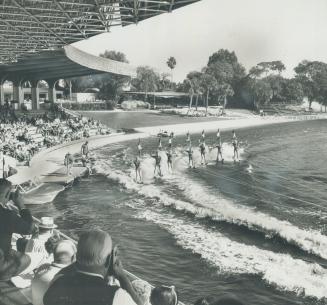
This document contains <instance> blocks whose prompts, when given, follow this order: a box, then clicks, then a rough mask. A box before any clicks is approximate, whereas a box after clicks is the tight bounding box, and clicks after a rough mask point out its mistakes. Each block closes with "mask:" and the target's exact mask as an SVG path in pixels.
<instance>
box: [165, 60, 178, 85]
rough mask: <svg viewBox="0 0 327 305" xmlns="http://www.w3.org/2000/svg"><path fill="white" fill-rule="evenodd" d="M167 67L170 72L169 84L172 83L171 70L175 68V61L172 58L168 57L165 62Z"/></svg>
mask: <svg viewBox="0 0 327 305" xmlns="http://www.w3.org/2000/svg"><path fill="white" fill-rule="evenodd" d="M167 66H168V67H169V68H170V70H171V82H173V69H174V68H175V66H176V59H175V57H173V56H170V57H169V58H168V60H167Z"/></svg>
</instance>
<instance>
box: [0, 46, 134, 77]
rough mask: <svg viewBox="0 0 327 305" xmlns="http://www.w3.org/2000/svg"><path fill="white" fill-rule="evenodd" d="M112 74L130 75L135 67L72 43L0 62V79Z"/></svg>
mask: <svg viewBox="0 0 327 305" xmlns="http://www.w3.org/2000/svg"><path fill="white" fill-rule="evenodd" d="M99 73H112V74H119V75H125V76H130V77H134V76H135V75H136V68H135V67H133V66H131V65H129V64H127V63H123V62H118V61H114V60H111V59H107V58H103V57H99V56H94V55H91V54H88V53H86V52H83V51H81V50H79V49H77V48H75V47H73V46H65V47H63V48H61V49H58V50H56V51H43V52H41V53H37V54H35V53H34V54H31V55H28V56H25V57H24V58H23V59H21V60H19V61H18V62H15V63H11V64H6V65H0V80H1V79H6V80H12V81H14V80H17V76H18V77H19V79H20V80H30V81H32V80H36V81H37V80H41V79H45V80H48V79H60V78H69V77H73V76H82V75H91V74H99Z"/></svg>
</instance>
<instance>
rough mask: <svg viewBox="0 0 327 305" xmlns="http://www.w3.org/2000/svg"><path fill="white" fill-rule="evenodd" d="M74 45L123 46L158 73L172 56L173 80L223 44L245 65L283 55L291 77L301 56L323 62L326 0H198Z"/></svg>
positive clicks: (93, 48) (95, 49) (93, 49)
mask: <svg viewBox="0 0 327 305" xmlns="http://www.w3.org/2000/svg"><path fill="white" fill-rule="evenodd" d="M74 45H75V46H76V47H78V48H80V49H82V50H84V51H86V52H89V53H91V54H95V55H98V54H99V53H102V52H104V51H105V50H116V51H121V52H123V53H125V54H126V56H127V59H128V60H129V62H130V64H132V65H134V66H140V65H147V66H151V67H153V68H154V69H155V70H156V71H158V72H160V73H163V72H169V68H168V67H167V65H166V61H167V59H168V57H170V56H174V57H175V58H176V61H177V65H176V67H175V69H174V71H173V78H174V80H175V81H182V80H183V79H184V78H185V77H186V75H187V73H188V72H190V71H194V70H200V69H201V68H202V67H204V66H205V65H206V64H207V62H208V58H209V56H210V55H211V54H212V53H214V52H216V51H218V50H219V49H221V48H223V49H228V50H230V51H235V53H236V55H237V57H238V59H239V62H241V63H242V64H243V65H244V66H245V68H246V69H247V70H248V69H249V68H251V67H252V66H254V65H256V64H257V63H259V62H262V61H272V60H281V61H282V62H283V63H284V64H285V65H286V67H287V70H286V71H285V73H284V75H285V76H286V77H291V76H292V75H293V69H294V67H295V66H296V65H297V64H298V63H299V62H300V61H301V60H303V59H307V60H319V61H325V62H327V0H274V1H271V0H202V1H200V2H197V3H194V4H191V5H188V6H186V7H183V8H180V9H177V10H175V11H173V12H172V13H166V14H162V15H160V16H157V17H154V18H150V19H148V20H145V21H142V22H140V23H138V24H137V25H129V26H127V27H124V28H120V27H119V28H118V27H116V28H114V29H112V30H111V32H110V33H105V34H101V35H98V36H96V37H93V38H90V39H87V40H85V41H82V42H78V43H77V44H74Z"/></svg>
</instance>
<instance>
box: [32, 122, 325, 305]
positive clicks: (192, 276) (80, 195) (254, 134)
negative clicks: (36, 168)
mask: <svg viewBox="0 0 327 305" xmlns="http://www.w3.org/2000/svg"><path fill="white" fill-rule="evenodd" d="M326 132H327V124H326V122H325V121H307V122H299V123H289V124H283V125H280V126H277V125H273V126H265V127H260V128H256V129H251V128H249V129H244V130H240V131H238V132H237V135H238V137H239V139H240V140H241V162H240V163H234V162H233V161H232V147H231V145H230V144H228V142H230V134H229V133H228V134H226V133H222V138H223V142H224V144H223V154H224V157H225V164H224V165H221V164H218V165H216V164H215V162H214V160H215V154H216V152H215V151H214V150H213V151H212V152H211V153H209V156H208V157H209V164H208V165H207V166H206V167H203V166H200V165H199V164H198V165H199V166H197V167H196V168H195V169H188V168H187V156H186V154H185V152H184V150H185V137H179V138H177V139H175V141H174V147H175V149H174V151H175V156H174V164H173V165H174V173H173V174H169V173H168V170H167V167H166V165H165V160H166V156H165V154H164V153H162V159H163V164H164V166H163V172H164V177H162V178H156V179H154V178H153V170H154V168H153V163H154V160H153V158H151V156H150V155H149V154H145V155H144V157H143V158H142V174H143V177H144V182H145V183H144V184H137V183H135V181H134V169H133V166H132V162H131V161H132V160H133V156H134V155H135V148H136V143H135V142H126V143H119V144H115V145H110V146H109V147H104V148H102V149H99V150H97V151H96V152H94V153H95V154H96V156H97V164H96V169H97V174H96V175H94V176H91V177H89V178H88V179H83V180H82V181H80V182H79V183H77V184H76V185H75V186H74V187H73V188H71V189H68V190H66V191H64V192H62V193H61V194H60V195H59V196H58V197H57V198H56V199H55V200H54V202H53V203H52V204H50V205H44V206H37V207H35V208H34V211H35V213H36V214H37V215H39V216H40V215H44V214H51V215H53V216H54V217H55V218H56V223H58V225H59V227H60V228H63V231H64V232H66V233H68V234H70V235H73V236H76V237H77V236H78V234H79V233H80V231H82V230H87V229H89V228H92V227H100V228H102V229H105V230H108V231H109V232H110V233H111V235H112V236H113V239H114V243H118V244H119V248H120V253H121V256H122V258H123V262H124V264H125V266H126V268H127V269H128V270H130V271H132V272H133V273H135V274H137V275H139V276H140V277H142V278H144V279H147V280H149V281H150V282H151V283H153V284H168V285H169V284H171V285H172V284H174V285H175V286H176V287H177V289H178V291H179V293H180V298H181V300H183V301H185V302H186V303H188V304H192V303H193V302H194V301H195V300H196V299H197V298H199V297H203V296H207V295H214V296H220V295H222V294H225V293H232V294H234V295H236V296H238V297H240V298H241V299H242V300H244V302H245V304H252V305H259V304H260V305H264V304H272V305H277V304H278V305H282V304H283V305H284V304H312V305H313V304H327V301H326V300H327V299H326V297H327V284H326V283H327V271H326V269H325V267H326V266H327V264H326V262H327V232H326V230H327V228H326V217H327V204H326V199H327V193H326V181H327V180H326V176H325V173H326V170H327V165H326V158H325V154H324V152H325V151H326V149H327V143H326V141H324V137H325V135H326ZM199 137H200V135H199V134H198V135H192V138H193V139H194V140H193V143H195V142H196V141H197V139H198V138H199ZM213 140H214V135H207V140H206V142H207V144H209V146H210V145H211V144H212V143H213ZM163 144H164V145H166V140H165V139H164V140H163ZM142 145H143V148H144V151H145V152H147V153H151V152H153V151H154V150H155V148H156V145H157V139H156V138H151V139H148V140H144V142H143V143H142ZM199 160H200V156H199V152H198V150H197V149H195V161H196V163H199Z"/></svg>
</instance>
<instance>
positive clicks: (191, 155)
mask: <svg viewBox="0 0 327 305" xmlns="http://www.w3.org/2000/svg"><path fill="white" fill-rule="evenodd" d="M186 152H187V154H188V166H189V167H190V168H191V167H193V168H195V166H194V161H193V149H192V145H190V146H189V148H188V150H187V151H186Z"/></svg>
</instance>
